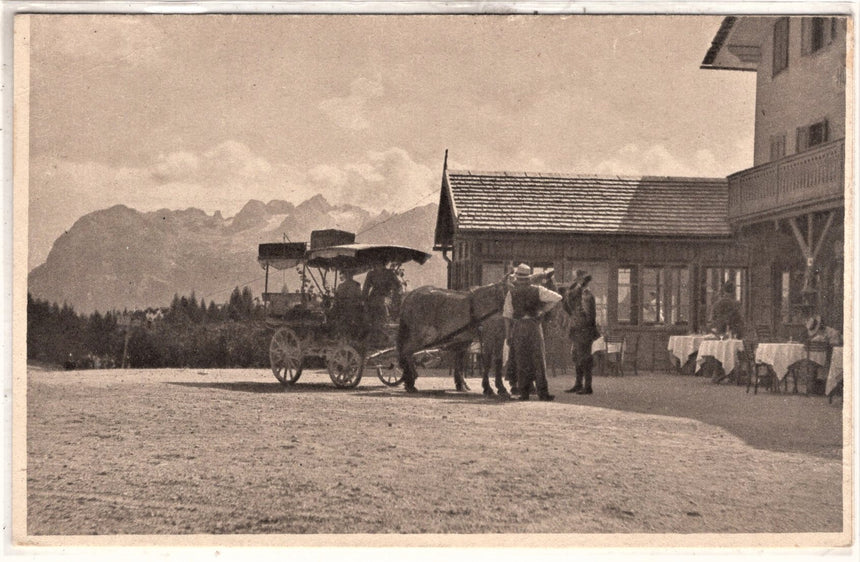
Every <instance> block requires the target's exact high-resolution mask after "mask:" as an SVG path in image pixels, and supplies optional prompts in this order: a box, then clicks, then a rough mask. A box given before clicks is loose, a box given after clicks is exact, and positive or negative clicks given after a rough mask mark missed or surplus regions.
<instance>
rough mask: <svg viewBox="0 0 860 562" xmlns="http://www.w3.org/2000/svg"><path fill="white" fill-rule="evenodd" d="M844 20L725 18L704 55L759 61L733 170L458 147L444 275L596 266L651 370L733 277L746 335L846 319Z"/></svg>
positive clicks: (607, 327)
mask: <svg viewBox="0 0 860 562" xmlns="http://www.w3.org/2000/svg"><path fill="white" fill-rule="evenodd" d="M846 32H847V19H846V18H844V17H841V18H840V17H757V16H756V17H753V16H748V17H746V16H745V17H726V18H725V19H724V20H723V22H722V25H721V26H720V28H719V30H718V31H717V33H716V35H715V37H714V40H713V42H712V45H711V47H710V49H709V50H708V52H707V54H706V56H705V59H704V61H703V62H702V68H707V69H721V70H739V71H753V72H756V73H757V86H756V113H755V153H754V166H753V167H752V168H750V169H747V170H741V171H738V172H736V173H734V174H731V175H730V176H729V177H728V178H718V179H709V178H680V177H614V176H606V177H596V176H579V175H556V174H527V173H511V172H470V171H454V170H448V169H447V157H446V164H445V166H444V169H443V174H442V190H441V195H440V200H439V214H438V218H437V222H436V232H435V241H434V249H435V250H438V251H441V252H443V257H444V258H445V259H446V260H447V261H448V286H449V287H450V288H455V289H463V288H467V287H469V286H474V285H479V284H486V283H491V282H494V281H497V280H498V279H500V278H501V277H502V275H503V274H504V273H505V272H506V271H510V269H511V268H512V267H513V266H514V265H516V264H517V263H519V262H525V263H528V264H529V265H531V266H533V267H536V268H537V269H538V270H540V269H545V268H548V267H553V268H555V270H556V272H557V275H556V277H557V279H558V280H559V281H561V282H562V283H566V282H570V280H571V279H572V275H573V272H574V271H575V270H576V269H585V270H588V271H589V272H590V273H591V274H592V276H593V280H592V283H591V288H592V291H593V292H594V294H595V297H596V299H597V305H598V322H599V324H600V325H601V329H602V331H603V332H604V333H606V332H612V333H616V334H622V335H625V336H632V337H631V338H629V339H628V340H629V341H638V353H637V362H638V366H639V368H642V369H663V368H666V367H667V366H668V360H667V352H666V346H667V341H668V338H669V336H670V335H671V334H677V333H685V332H692V331H701V330H704V329H705V328H706V326H707V324H708V321H709V319H710V317H711V314H710V311H711V306H712V304H713V302H714V301H715V300H716V297H717V294H718V291H719V288H720V286H721V285H722V283H723V282H724V281H726V280H729V279H731V280H733V281H734V282H735V286H736V293H735V297H736V298H737V299H738V300H740V301H741V304H742V307H743V310H744V314H745V320H746V326H747V333H748V334H750V335H753V336H758V337H759V338H764V337H768V336H777V337H782V338H788V337H790V336H791V337H794V338H795V339H799V338H802V337H803V336H804V334H805V328H804V322H805V320H806V319H807V318H808V317H809V316H810V315H812V314H821V315H822V318H823V320H824V322H825V324H827V325H830V326H833V327H835V328H837V329H840V330H842V329H843V324H844V316H843V305H844V302H843V300H844V289H843V276H844V274H845V273H844V272H845V269H844V257H843V256H844V239H845V138H846V119H845V117H846V105H845V104H846V96H845V82H846V68H847V66H848V62H847V56H846ZM559 331H560V330H559ZM548 337H549V338H550V339H552V338H555V339H556V340H557V347H563V341H564V335H563V334H549V336H548ZM548 355H549V356H550V359H551V360H552V356H553V355H555V357H556V360H560V361H563V359H558V358H563V357H564V356H565V353H564V351H563V350H562V351H561V352H560V353H555V354H551V353H548Z"/></svg>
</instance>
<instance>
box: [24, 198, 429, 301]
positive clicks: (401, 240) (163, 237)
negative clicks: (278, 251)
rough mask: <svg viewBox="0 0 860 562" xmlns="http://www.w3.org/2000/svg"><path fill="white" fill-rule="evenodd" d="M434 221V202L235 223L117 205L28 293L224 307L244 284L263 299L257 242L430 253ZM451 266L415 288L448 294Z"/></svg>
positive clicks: (410, 276) (58, 244)
mask: <svg viewBox="0 0 860 562" xmlns="http://www.w3.org/2000/svg"><path fill="white" fill-rule="evenodd" d="M436 213H437V205H436V204H429V205H425V206H421V207H416V208H414V209H411V210H409V211H406V212H403V213H393V214H392V213H389V212H386V211H383V212H381V213H372V212H370V211H367V210H365V209H362V208H361V207H357V206H353V205H331V204H330V203H329V202H328V201H326V199H325V198H324V197H323V196H321V195H317V196H314V197H313V198H311V199H308V200H307V201H304V202H303V203H301V204H299V205H293V204H292V203H289V202H286V201H278V200H273V201H270V202H268V203H263V202H262V201H257V200H251V201H248V203H246V204H245V206H244V207H243V208H242V210H241V211H239V213H237V214H236V215H235V216H233V217H229V218H224V217H222V216H221V213H220V212H217V211H216V212H215V213H214V214H213V215H208V214H206V213H205V212H204V211H202V210H200V209H196V208H189V209H185V210H169V209H161V210H158V211H150V212H140V211H137V210H135V209H131V208H129V207H126V206H124V205H116V206H114V207H110V208H108V209H103V210H99V211H95V212H92V213H89V214H87V215H84V216H83V217H81V218H80V219H78V220H77V221H76V222H75V224H74V225H73V226H72V228H71V229H69V230H68V231H67V232H65V233H64V234H62V235H61V236H60V237H59V238H57V240H56V241H55V242H54V244H53V246H52V247H51V251H50V252H49V254H48V256H47V259H46V260H45V263H43V264H41V265H39V266H37V267H36V268H34V269H33V270H32V271H31V272H30V274H29V276H28V291H29V292H30V293H31V294H32V295H33V297H35V298H39V299H43V300H47V301H50V302H57V303H59V304H62V303H66V304H69V305H70V306H72V307H74V309H75V310H76V311H78V312H84V313H89V312H93V311H96V310H98V311H100V312H106V311H109V310H125V309H127V310H134V309H142V308H146V307H162V306H167V305H169V304H170V302H171V300H172V299H173V296H174V295H177V294H178V295H180V296H182V295H186V296H188V295H191V294H192V293H193V294H194V295H195V297H196V298H197V299H198V300H199V299H201V298H202V299H204V300H205V301H206V303H207V304H208V303H209V302H210V301H215V302H216V303H223V302H226V300H227V299H228V298H229V296H230V292H231V291H232V290H233V288H234V287H237V286H238V287H240V288H241V287H244V286H246V285H247V286H249V287H250V288H251V291H252V292H253V294H254V295H255V296H259V295H260V294H261V293H262V292H263V290H264V284H265V271H264V270H263V269H262V268H261V266H260V265H259V264H258V263H257V245H258V244H261V243H266V242H282V241H285V240H289V241H294V242H297V241H308V240H310V233H311V231H312V230H319V229H329V228H337V229H340V230H347V231H350V232H356V233H358V234H357V236H356V242H367V243H377V244H397V245H402V246H410V247H414V248H418V249H421V250H423V251H426V252H430V251H431V248H432V247H433V233H434V228H435V223H436ZM445 265H446V264H445V262H444V260H443V259H442V258H441V256H440V255H439V254H434V255H433V258H432V259H430V260H429V261H428V262H427V263H426V264H424V265H423V266H418V265H417V264H406V265H405V266H404V270H405V273H406V280H407V283H408V287H413V288H414V287H418V286H420V285H436V286H440V287H444V286H445V279H446V267H445ZM296 282H297V281H296V274H295V272H293V271H284V272H278V271H274V270H271V271H270V274H269V280H268V287H269V290H270V291H279V290H281V288H282V287H283V286H284V285H286V286H287V287H288V289H291V290H294V289H296V288H297V286H296Z"/></svg>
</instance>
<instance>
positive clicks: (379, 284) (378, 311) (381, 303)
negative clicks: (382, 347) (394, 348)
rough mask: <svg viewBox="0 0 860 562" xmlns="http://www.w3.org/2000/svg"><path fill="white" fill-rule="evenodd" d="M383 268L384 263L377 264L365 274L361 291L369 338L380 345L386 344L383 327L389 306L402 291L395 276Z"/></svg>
mask: <svg viewBox="0 0 860 562" xmlns="http://www.w3.org/2000/svg"><path fill="white" fill-rule="evenodd" d="M385 266H386V263H385V261H379V262H377V263H376V265H375V267H374V268H373V269H372V270H370V271H368V272H367V277H365V278H364V288H363V289H362V296H363V297H364V302H365V306H366V312H367V316H368V324H369V326H368V329H369V331H370V334H369V337H370V339H371V341H372V342H375V343H380V344H383V343H386V337H385V333H384V329H383V327H384V326H385V323H386V322H387V321H388V316H389V304H390V303H391V301H392V300H393V299H397V298H399V297H400V293H401V292H402V290H403V286H402V285H401V283H400V279H398V278H397V274H396V273H394V271H392V270H391V269H388V268H387V267H385Z"/></svg>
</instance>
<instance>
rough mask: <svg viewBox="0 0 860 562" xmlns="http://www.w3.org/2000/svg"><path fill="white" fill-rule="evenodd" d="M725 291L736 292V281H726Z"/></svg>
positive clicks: (724, 284)
mask: <svg viewBox="0 0 860 562" xmlns="http://www.w3.org/2000/svg"><path fill="white" fill-rule="evenodd" d="M723 292H724V293H734V292H735V283H734V281H726V282H725V283H723Z"/></svg>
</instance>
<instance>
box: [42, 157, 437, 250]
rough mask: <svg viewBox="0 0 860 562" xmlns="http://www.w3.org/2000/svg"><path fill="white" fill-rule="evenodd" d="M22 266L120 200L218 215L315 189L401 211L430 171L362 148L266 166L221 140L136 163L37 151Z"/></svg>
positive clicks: (427, 185)
mask: <svg viewBox="0 0 860 562" xmlns="http://www.w3.org/2000/svg"><path fill="white" fill-rule="evenodd" d="M31 170H32V172H33V173H32V181H31V185H30V234H29V241H30V267H35V266H36V265H38V264H40V263H42V262H43V261H44V259H45V257H47V254H48V251H49V250H50V248H51V245H52V244H53V242H54V240H56V238H57V237H58V236H60V234H62V233H63V231H64V230H66V229H68V228H70V227H71V226H72V224H74V222H75V221H76V220H77V219H78V218H80V217H81V216H83V215H85V214H87V213H90V212H93V211H96V210H99V209H105V208H107V207H110V206H112V205H116V204H123V205H127V206H129V207H132V208H134V209H137V210H139V211H154V210H157V209H160V208H165V207H166V208H171V209H182V208H187V207H196V208H199V209H203V210H204V211H206V212H208V213H212V212H214V211H216V210H220V211H222V213H223V215H224V216H225V217H228V216H231V215H233V214H235V213H236V212H238V211H239V209H241V208H242V206H244V204H245V203H247V201H248V200H249V199H259V200H262V201H270V200H272V199H281V200H286V201H290V202H292V203H300V202H302V201H304V200H306V199H308V198H310V197H312V196H313V195H316V194H317V193H320V194H322V195H323V196H325V197H326V199H328V200H329V201H330V202H331V203H334V204H343V203H350V204H354V205H359V206H361V207H363V208H365V209H368V210H371V211H381V210H382V209H388V210H406V209H408V208H411V207H413V206H415V205H417V204H424V203H427V202H429V201H432V200H433V198H432V197H431V195H433V194H435V192H437V191H438V183H439V177H438V171H437V172H434V171H432V170H431V169H430V168H429V167H427V166H425V165H423V164H420V163H417V162H415V161H414V160H413V159H412V157H411V156H410V155H409V153H408V152H406V151H405V150H403V149H401V148H396V147H394V148H389V149H387V150H383V151H368V152H367V153H366V154H365V155H364V157H363V158H361V159H360V160H351V161H347V162H333V163H327V164H324V165H319V166H316V167H314V168H312V169H309V170H300V169H297V168H295V167H291V166H288V165H286V164H281V163H272V162H269V161H268V160H266V159H265V158H263V157H261V156H259V155H257V154H256V153H254V152H253V151H252V150H251V149H250V148H248V147H247V146H246V145H244V144H242V143H240V142H237V141H234V140H228V141H224V142H221V143H219V144H217V145H215V146H213V147H211V148H208V149H206V150H202V151H199V152H192V151H177V152H172V153H168V154H161V155H159V156H157V157H156V158H155V159H153V160H152V161H151V162H150V163H149V164H147V165H143V166H140V167H133V166H110V165H107V164H104V163H100V162H76V161H69V160H58V159H55V158H51V157H47V156H42V157H36V158H34V159H33V161H32V162H31Z"/></svg>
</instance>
